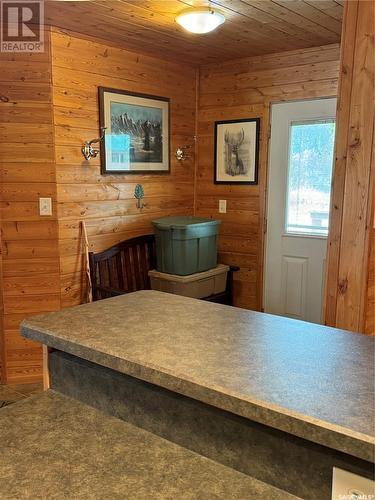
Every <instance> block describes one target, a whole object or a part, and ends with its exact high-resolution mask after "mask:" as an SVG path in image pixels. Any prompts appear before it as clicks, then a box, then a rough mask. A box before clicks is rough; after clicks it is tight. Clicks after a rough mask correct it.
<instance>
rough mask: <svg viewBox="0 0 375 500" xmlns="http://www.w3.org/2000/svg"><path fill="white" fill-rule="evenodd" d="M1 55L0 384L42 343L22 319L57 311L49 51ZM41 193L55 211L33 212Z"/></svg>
mask: <svg viewBox="0 0 375 500" xmlns="http://www.w3.org/2000/svg"><path fill="white" fill-rule="evenodd" d="M46 37H47V40H46V47H47V51H46V52H45V53H43V54H5V53H0V61H1V63H0V66H1V74H0V135H1V138H2V144H1V148H0V182H1V185H0V200H1V202H0V203H1V253H2V281H1V289H2V294H0V297H1V295H2V307H3V310H4V317H3V329H2V330H1V332H0V345H1V351H2V381H7V382H8V383H16V382H19V383H22V382H33V381H36V380H39V379H40V375H41V370H42V366H41V359H42V356H41V347H40V346H39V345H37V344H35V343H33V342H29V341H27V340H25V339H22V338H21V337H20V335H19V331H18V326H19V322H20V320H21V319H23V318H25V317H27V316H30V315H34V314H37V313H42V312H48V311H53V310H57V309H59V308H60V273H59V257H58V256H59V249H58V242H57V238H58V232H57V217H56V174H55V166H54V163H55V158H54V148H53V127H52V120H53V112H52V93H51V53H50V51H49V43H48V42H49V39H48V33H47V34H46ZM40 196H46V197H51V198H52V200H53V202H54V208H55V210H54V214H55V215H54V216H52V217H40V216H39V215H38V199H39V197H40Z"/></svg>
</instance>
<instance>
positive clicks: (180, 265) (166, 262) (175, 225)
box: [152, 216, 220, 276]
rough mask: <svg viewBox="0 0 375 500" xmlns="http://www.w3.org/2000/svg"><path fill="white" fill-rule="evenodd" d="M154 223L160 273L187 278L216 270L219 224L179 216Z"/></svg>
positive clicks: (198, 218)
mask: <svg viewBox="0 0 375 500" xmlns="http://www.w3.org/2000/svg"><path fill="white" fill-rule="evenodd" d="M152 223H153V225H154V228H155V239H156V269H157V271H159V272H161V273H169V274H177V275H179V276H187V275H188V274H194V273H201V272H203V271H207V270H208V269H212V268H214V267H216V265H217V241H218V235H219V225H220V221H219V220H212V219H202V218H200V217H192V216H179V217H163V218H161V219H156V220H154V221H152Z"/></svg>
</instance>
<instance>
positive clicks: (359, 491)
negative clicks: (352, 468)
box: [332, 467, 375, 500]
mask: <svg viewBox="0 0 375 500" xmlns="http://www.w3.org/2000/svg"><path fill="white" fill-rule="evenodd" d="M364 499H366V500H374V499H375V482H374V481H371V479H366V478H365V477H361V476H357V474H353V473H352V472H348V471H346V470H342V469H338V468H337V467H334V468H333V481H332V500H364Z"/></svg>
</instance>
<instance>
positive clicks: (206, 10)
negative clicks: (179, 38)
mask: <svg viewBox="0 0 375 500" xmlns="http://www.w3.org/2000/svg"><path fill="white" fill-rule="evenodd" d="M176 22H177V23H178V24H179V25H180V26H182V27H183V28H184V29H185V30H186V31H189V32H190V33H197V34H203V33H209V32H210V31H213V30H214V29H216V28H217V27H218V26H220V25H221V24H223V23H224V22H225V17H224V16H223V14H222V13H221V12H219V11H218V10H216V9H212V8H211V7H191V8H189V9H185V10H183V11H182V12H180V14H178V16H177V17H176Z"/></svg>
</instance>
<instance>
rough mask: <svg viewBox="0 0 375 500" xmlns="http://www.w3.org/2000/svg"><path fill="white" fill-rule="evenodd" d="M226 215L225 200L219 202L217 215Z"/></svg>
mask: <svg viewBox="0 0 375 500" xmlns="http://www.w3.org/2000/svg"><path fill="white" fill-rule="evenodd" d="M226 213H227V200H219V214H226Z"/></svg>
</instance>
